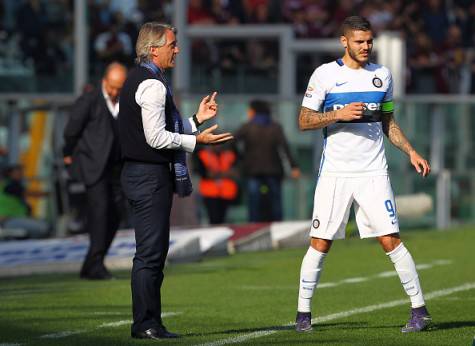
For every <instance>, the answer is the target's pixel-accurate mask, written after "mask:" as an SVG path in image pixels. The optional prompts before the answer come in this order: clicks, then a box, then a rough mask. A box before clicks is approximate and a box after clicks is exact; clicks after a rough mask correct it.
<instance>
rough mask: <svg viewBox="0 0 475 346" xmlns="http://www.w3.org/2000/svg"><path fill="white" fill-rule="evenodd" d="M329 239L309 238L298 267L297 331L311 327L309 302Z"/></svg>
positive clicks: (329, 243) (328, 245) (307, 329)
mask: <svg viewBox="0 0 475 346" xmlns="http://www.w3.org/2000/svg"><path fill="white" fill-rule="evenodd" d="M331 245H332V241H331V240H327V239H320V238H311V240H310V246H309V248H308V250H307V253H306V254H305V256H304V258H303V260H302V266H301V267H300V285H299V297H298V304H297V317H296V321H295V328H296V330H297V331H298V332H304V331H309V330H311V329H312V314H311V303H312V297H313V293H314V291H315V288H316V286H317V285H318V282H319V280H320V274H321V273H322V270H323V262H324V260H325V257H326V255H327V253H328V251H330V247H331Z"/></svg>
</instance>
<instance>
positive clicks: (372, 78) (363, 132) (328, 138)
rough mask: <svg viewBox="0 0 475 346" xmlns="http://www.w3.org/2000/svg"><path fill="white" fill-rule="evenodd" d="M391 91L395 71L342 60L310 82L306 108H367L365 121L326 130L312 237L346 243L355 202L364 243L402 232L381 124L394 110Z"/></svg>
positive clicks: (322, 68)
mask: <svg viewBox="0 0 475 346" xmlns="http://www.w3.org/2000/svg"><path fill="white" fill-rule="evenodd" d="M392 90H393V86H392V77H391V72H390V71H389V70H388V69H387V68H386V67H384V66H382V65H378V64H374V63H368V64H366V66H365V67H363V68H360V69H351V68H349V67H347V66H345V64H344V63H343V61H342V60H341V59H338V60H337V61H334V62H331V63H328V64H323V65H321V66H320V67H318V68H317V69H316V70H315V71H314V73H313V74H312V76H311V77H310V81H309V83H308V88H307V91H306V93H305V97H304V99H303V102H302V106H303V107H306V108H309V109H312V110H315V111H317V112H328V111H332V110H338V109H341V108H343V107H344V106H345V105H347V104H350V103H352V102H363V103H364V105H365V106H364V107H365V109H364V111H363V118H362V119H359V120H356V121H351V122H336V123H334V124H331V125H329V126H327V127H325V128H324V129H323V136H324V147H323V152H322V157H321V161H320V169H319V172H318V182H317V187H316V189H315V198H314V209H313V218H312V219H313V222H312V226H311V232H310V235H311V236H312V237H317V238H322V239H328V240H333V239H340V238H344V237H345V228H346V224H347V222H348V218H349V214H350V207H351V205H352V204H353V203H354V205H355V214H356V221H357V224H358V230H359V232H360V237H361V238H368V237H377V236H382V235H386V234H392V233H397V232H399V226H398V219H397V213H396V205H395V202H394V195H393V191H392V188H391V184H390V181H389V176H388V167H387V162H386V156H385V153H384V143H383V139H384V138H383V137H384V133H383V129H382V123H381V115H382V114H383V113H384V112H393V110H394V105H393V100H392V93H393V91H392Z"/></svg>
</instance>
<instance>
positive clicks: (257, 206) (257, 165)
mask: <svg viewBox="0 0 475 346" xmlns="http://www.w3.org/2000/svg"><path fill="white" fill-rule="evenodd" d="M248 117H249V121H248V122H246V123H245V124H244V125H242V126H241V127H240V128H239V129H238V130H237V131H236V132H235V134H234V137H235V138H236V141H237V143H238V145H240V147H241V148H240V149H241V150H240V152H241V153H242V154H241V157H242V173H243V175H244V177H245V179H246V185H247V194H248V199H249V200H248V216H249V221H250V222H262V221H280V220H282V179H283V177H284V166H283V158H282V157H281V155H282V154H284V155H285V157H286V159H287V160H288V161H289V163H290V166H291V169H292V170H291V177H292V178H298V177H299V176H300V170H299V168H298V166H297V163H296V162H295V160H294V158H293V156H292V154H291V153H290V149H289V145H288V142H287V139H286V137H285V134H284V131H283V129H282V126H281V125H280V124H278V123H277V122H275V121H273V120H272V117H271V109H270V106H269V103H268V102H266V101H262V100H252V101H251V102H250V103H249V109H248Z"/></svg>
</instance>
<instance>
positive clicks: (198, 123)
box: [192, 114, 202, 128]
mask: <svg viewBox="0 0 475 346" xmlns="http://www.w3.org/2000/svg"><path fill="white" fill-rule="evenodd" d="M192 119H193V122H194V123H195V125H196V127H197V128H198V127H200V126H201V125H202V123H200V122H199V121H198V117H197V116H196V114H193V117H192Z"/></svg>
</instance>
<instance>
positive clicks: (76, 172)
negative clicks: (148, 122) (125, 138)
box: [63, 86, 115, 185]
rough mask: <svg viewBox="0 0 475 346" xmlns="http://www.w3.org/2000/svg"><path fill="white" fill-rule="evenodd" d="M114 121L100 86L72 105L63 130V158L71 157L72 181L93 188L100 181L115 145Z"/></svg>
mask: <svg viewBox="0 0 475 346" xmlns="http://www.w3.org/2000/svg"><path fill="white" fill-rule="evenodd" d="M113 121H115V120H114V119H113V117H112V114H111V113H110V111H109V109H108V108H107V104H106V100H105V99H104V95H103V94H102V88H101V86H99V87H97V88H96V89H95V90H93V91H91V92H87V93H85V94H83V95H82V96H81V97H80V98H79V99H78V100H77V101H76V102H75V104H74V105H73V106H72V109H71V113H70V116H69V121H68V123H67V124H66V127H65V129H64V141H65V145H64V149H63V154H64V156H72V157H73V163H72V165H71V174H72V176H73V178H75V179H77V180H80V181H82V182H84V183H85V184H86V185H92V184H94V183H95V182H97V181H98V180H99V178H100V177H101V175H102V173H103V172H104V169H105V168H106V165H107V163H108V160H109V158H110V155H111V152H112V147H113V144H114V136H115V135H114V130H113Z"/></svg>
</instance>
